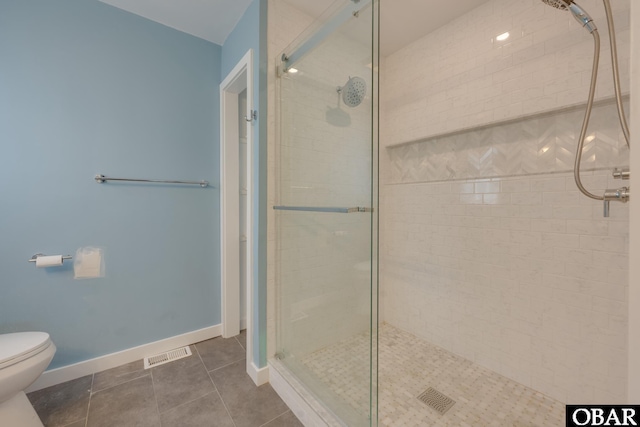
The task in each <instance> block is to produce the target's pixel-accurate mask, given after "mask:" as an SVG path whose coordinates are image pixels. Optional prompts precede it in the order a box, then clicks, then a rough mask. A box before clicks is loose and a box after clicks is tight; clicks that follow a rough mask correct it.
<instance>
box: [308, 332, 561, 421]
mask: <svg viewBox="0 0 640 427" xmlns="http://www.w3.org/2000/svg"><path fill="white" fill-rule="evenodd" d="M379 335H380V340H379V366H380V368H379V373H378V375H379V420H380V421H379V425H381V426H392V427H399V426H403V427H404V426H407V427H409V426H456V427H459V426H461V427H481V426H496V427H504V426H518V427H525V426H526V427H533V426H536V427H537V426H541V427H542V426H544V427H546V426H563V425H564V411H565V407H564V404H562V403H560V402H558V401H556V400H554V399H551V398H549V397H547V396H545V395H543V394H541V393H538V392H536V391H535V390H532V389H530V388H528V387H526V386H524V385H522V384H519V383H517V382H515V381H512V380H510V379H508V378H505V377H503V376H501V375H498V374H496V373H495V372H492V371H490V370H488V369H486V368H483V367H481V366H478V365H476V364H475V363H473V362H471V361H469V360H466V359H464V358H462V357H459V356H456V355H455V354H453V353H450V352H448V351H446V350H444V349H442V348H439V347H436V346H434V345H432V344H429V343H428V342H426V341H423V340H421V339H419V338H417V337H415V336H414V335H412V334H410V333H407V332H404V331H401V330H399V329H396V328H394V327H392V326H390V325H386V324H385V325H382V326H381V327H380V331H379ZM368 347H369V338H368V335H365V334H363V335H359V336H358V337H356V338H355V339H351V340H348V341H343V342H341V343H338V344H336V345H334V346H331V347H328V348H325V349H322V350H319V351H317V352H315V353H312V354H310V355H309V356H307V357H305V358H304V359H303V360H301V362H302V363H303V364H304V365H306V366H307V367H308V368H309V369H310V371H311V372H313V374H314V375H316V376H317V377H318V378H320V379H321V380H322V381H323V382H324V383H325V384H328V385H329V387H330V388H331V389H332V390H333V391H334V392H335V393H336V394H337V395H339V396H340V398H342V399H344V400H345V401H346V402H348V403H349V404H350V405H351V406H352V407H353V408H355V409H356V410H358V411H361V412H363V413H364V412H366V410H367V405H368V402H369V396H368V390H365V389H364V387H354V386H353V385H354V384H362V381H361V379H360V378H354V375H358V373H360V371H361V369H355V366H354V365H358V364H360V363H364V362H365V361H364V360H358V358H354V357H351V355H353V354H358V355H362V354H364V355H366V354H367V353H368ZM345 361H348V363H345ZM429 387H433V388H435V389H437V390H438V391H440V392H441V393H443V394H445V395H447V396H448V397H450V398H452V399H453V400H455V401H456V404H455V405H453V407H452V408H451V409H449V410H448V411H447V412H446V413H445V414H444V415H440V414H439V413H438V412H437V411H436V410H434V409H431V408H430V407H428V406H426V405H425V404H424V403H422V402H421V401H419V400H418V398H417V397H418V396H419V395H420V394H421V393H422V392H424V391H425V390H426V389H427V388H429Z"/></svg>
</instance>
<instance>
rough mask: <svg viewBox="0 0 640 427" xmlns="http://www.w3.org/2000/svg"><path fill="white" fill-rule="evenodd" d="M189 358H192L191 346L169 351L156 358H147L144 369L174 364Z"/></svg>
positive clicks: (157, 355)
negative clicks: (175, 361)
mask: <svg viewBox="0 0 640 427" xmlns="http://www.w3.org/2000/svg"><path fill="white" fill-rule="evenodd" d="M189 356H191V349H190V348H189V346H186V347H182V348H177V349H175V350H171V351H167V352H165V353H161V354H156V355H155V356H149V357H145V358H144V369H149V368H153V367H155V366H160V365H164V364H165V363H169V362H173V361H174V360H178V359H182V358H184V357H189Z"/></svg>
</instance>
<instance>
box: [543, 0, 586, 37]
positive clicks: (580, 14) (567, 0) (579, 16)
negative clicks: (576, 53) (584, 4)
mask: <svg viewBox="0 0 640 427" xmlns="http://www.w3.org/2000/svg"><path fill="white" fill-rule="evenodd" d="M542 2H543V3H544V4H548V5H549V6H551V7H555V8H556V9H560V10H568V11H569V12H571V14H572V15H573V17H574V18H576V21H578V22H579V23H580V25H582V26H583V27H584V28H586V29H587V31H589V32H590V33H593V32H594V31H596V30H597V29H598V28H596V24H595V23H594V22H593V19H591V17H590V16H589V14H588V13H587V12H586V11H585V10H584V9H583V8H581V7H580V6H578V4H576V3H575V2H574V1H573V0H542Z"/></svg>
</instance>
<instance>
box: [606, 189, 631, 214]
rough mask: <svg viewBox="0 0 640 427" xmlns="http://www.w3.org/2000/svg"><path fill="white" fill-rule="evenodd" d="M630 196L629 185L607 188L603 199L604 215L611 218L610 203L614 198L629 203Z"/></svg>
mask: <svg viewBox="0 0 640 427" xmlns="http://www.w3.org/2000/svg"><path fill="white" fill-rule="evenodd" d="M629 196H630V192H629V188H628V187H622V188H617V189H609V190H605V191H604V195H603V196H602V200H603V201H604V217H605V218H609V203H610V202H611V201H612V200H613V201H618V202H622V203H627V202H628V201H629Z"/></svg>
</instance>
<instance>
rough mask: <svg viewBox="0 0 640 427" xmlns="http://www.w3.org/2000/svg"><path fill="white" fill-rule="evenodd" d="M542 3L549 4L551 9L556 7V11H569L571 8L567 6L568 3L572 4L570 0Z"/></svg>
mask: <svg viewBox="0 0 640 427" xmlns="http://www.w3.org/2000/svg"><path fill="white" fill-rule="evenodd" d="M542 3H545V4H548V5H549V6H551V7H555V8H556V9H560V10H567V9H569V6H568V5H567V3H570V0H568V1H565V0H542Z"/></svg>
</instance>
